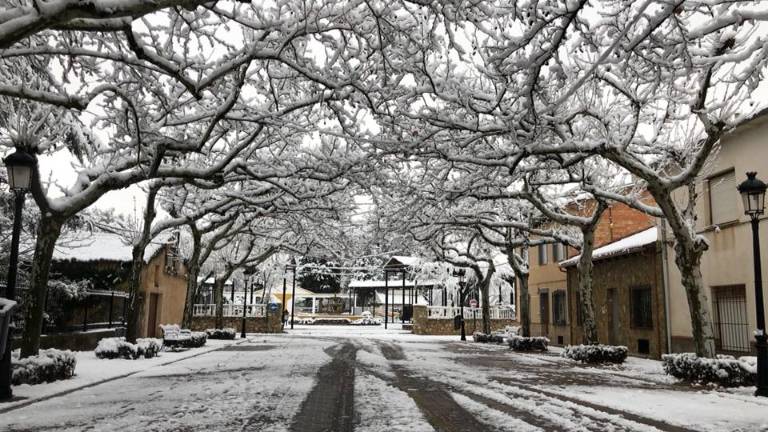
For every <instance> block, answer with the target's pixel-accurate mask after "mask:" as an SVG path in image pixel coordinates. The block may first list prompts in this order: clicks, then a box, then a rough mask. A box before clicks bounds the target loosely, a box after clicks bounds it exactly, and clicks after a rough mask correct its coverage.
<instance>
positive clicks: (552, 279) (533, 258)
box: [518, 245, 570, 345]
mask: <svg viewBox="0 0 768 432" xmlns="http://www.w3.org/2000/svg"><path fill="white" fill-rule="evenodd" d="M547 258H548V261H547V264H545V265H539V251H538V247H533V248H531V249H530V251H529V253H528V264H529V266H530V267H529V268H530V273H529V278H528V291H529V292H530V295H531V334H532V335H533V336H547V337H549V338H550V340H551V341H552V344H555V345H556V344H557V336H563V343H564V344H569V343H570V331H569V329H568V326H567V325H565V326H556V325H555V324H554V320H553V318H554V317H553V313H552V306H553V303H554V302H553V299H552V294H553V293H554V292H555V291H557V290H565V289H566V275H567V274H566V273H565V271H563V270H561V269H560V266H559V265H558V263H556V262H554V261H553V251H552V245H547ZM544 290H547V291H548V292H549V325H548V326H544V325H543V324H542V319H541V303H540V294H541V293H542V292H544ZM518 300H519V299H518ZM518 304H519V302H518ZM566 322H567V321H566Z"/></svg>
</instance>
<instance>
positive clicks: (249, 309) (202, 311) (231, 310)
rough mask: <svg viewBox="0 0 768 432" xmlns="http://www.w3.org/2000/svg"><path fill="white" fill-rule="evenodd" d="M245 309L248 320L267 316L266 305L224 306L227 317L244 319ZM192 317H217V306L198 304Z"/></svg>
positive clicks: (193, 310)
mask: <svg viewBox="0 0 768 432" xmlns="http://www.w3.org/2000/svg"><path fill="white" fill-rule="evenodd" d="M243 308H245V316H246V318H255V317H263V316H266V314H267V313H266V312H267V305H265V304H261V303H260V304H248V305H241V304H225V305H223V306H222V309H223V310H224V316H225V317H242V316H243ZM192 315H194V316H199V317H206V316H211V317H212V316H216V304H196V305H194V308H193V309H192Z"/></svg>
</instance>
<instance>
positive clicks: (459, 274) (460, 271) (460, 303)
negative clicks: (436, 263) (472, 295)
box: [453, 269, 467, 341]
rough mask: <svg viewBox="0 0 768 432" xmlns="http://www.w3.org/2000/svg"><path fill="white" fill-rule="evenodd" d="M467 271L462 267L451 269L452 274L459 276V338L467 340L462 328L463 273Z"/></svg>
mask: <svg viewBox="0 0 768 432" xmlns="http://www.w3.org/2000/svg"><path fill="white" fill-rule="evenodd" d="M466 274H467V272H466V270H464V269H458V270H454V271H453V276H454V277H458V278H459V310H460V313H459V317H460V319H461V340H463V341H465V340H467V332H466V330H465V328H464V275H466Z"/></svg>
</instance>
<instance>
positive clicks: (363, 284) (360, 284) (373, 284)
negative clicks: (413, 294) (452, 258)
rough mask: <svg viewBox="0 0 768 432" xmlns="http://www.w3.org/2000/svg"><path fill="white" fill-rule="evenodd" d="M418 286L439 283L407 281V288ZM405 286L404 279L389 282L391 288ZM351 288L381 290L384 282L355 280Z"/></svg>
mask: <svg viewBox="0 0 768 432" xmlns="http://www.w3.org/2000/svg"><path fill="white" fill-rule="evenodd" d="M414 284H416V286H421V287H423V286H430V285H438V282H437V281H435V280H423V281H420V280H418V279H417V280H415V281H414V280H409V279H406V280H405V286H406V287H412V286H414ZM402 286H403V280H402V279H390V280H389V288H390V289H393V288H397V287H402ZM349 287H350V288H381V289H384V281H383V280H353V281H351V282H349Z"/></svg>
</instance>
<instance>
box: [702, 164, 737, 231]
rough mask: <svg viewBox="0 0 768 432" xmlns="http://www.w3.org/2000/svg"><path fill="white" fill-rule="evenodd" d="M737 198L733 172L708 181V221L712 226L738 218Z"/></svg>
mask: <svg viewBox="0 0 768 432" xmlns="http://www.w3.org/2000/svg"><path fill="white" fill-rule="evenodd" d="M737 198H738V192H737V191H736V174H735V172H734V171H730V172H727V173H725V174H721V175H718V176H715V177H712V178H710V179H709V206H710V209H711V215H710V216H711V217H710V221H711V223H712V224H713V225H717V224H721V223H725V222H731V221H735V220H737V219H738V218H739V214H738V205H737Z"/></svg>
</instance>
